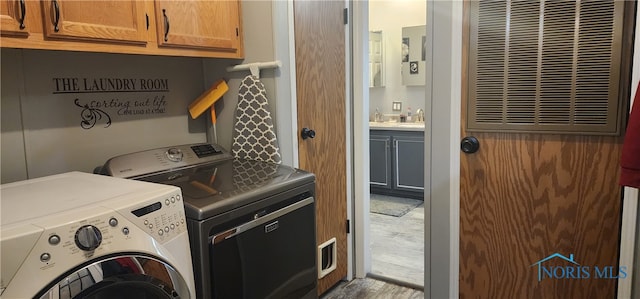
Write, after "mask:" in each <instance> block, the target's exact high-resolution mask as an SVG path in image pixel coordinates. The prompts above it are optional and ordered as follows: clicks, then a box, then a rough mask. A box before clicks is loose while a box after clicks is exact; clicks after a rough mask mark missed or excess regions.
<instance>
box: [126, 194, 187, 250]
mask: <svg viewBox="0 0 640 299" xmlns="http://www.w3.org/2000/svg"><path fill="white" fill-rule="evenodd" d="M177 190H179V189H177ZM182 201H183V199H182V194H181V192H179V191H178V192H176V193H173V194H171V195H168V196H165V197H164V198H161V199H158V200H157V201H154V202H151V203H149V204H147V205H144V206H141V207H139V208H136V209H134V210H131V212H130V213H129V214H128V215H129V217H128V219H129V220H130V221H132V222H133V223H135V224H136V225H137V226H138V227H139V228H140V229H142V230H143V231H144V232H145V233H147V234H148V235H150V236H152V237H153V238H155V239H156V240H157V241H159V242H161V243H164V242H166V241H167V240H170V239H172V238H173V237H174V236H176V235H177V234H180V233H182V232H186V230H187V222H186V218H185V214H184V204H183V202H182Z"/></svg>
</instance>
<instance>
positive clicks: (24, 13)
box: [20, 0, 27, 29]
mask: <svg viewBox="0 0 640 299" xmlns="http://www.w3.org/2000/svg"><path fill="white" fill-rule="evenodd" d="M26 16H27V6H26V5H25V3H24V0H20V29H24V27H25V26H24V18H25V17H26Z"/></svg>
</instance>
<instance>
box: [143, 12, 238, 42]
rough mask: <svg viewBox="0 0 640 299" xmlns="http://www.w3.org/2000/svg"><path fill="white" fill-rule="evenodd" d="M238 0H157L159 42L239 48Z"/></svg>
mask: <svg viewBox="0 0 640 299" xmlns="http://www.w3.org/2000/svg"><path fill="white" fill-rule="evenodd" d="M239 6H240V4H239V1H237V0H233V1H227V0H224V1H198V0H184V1H155V10H156V28H157V31H158V45H159V46H161V47H186V48H201V49H212V50H217V51H228V52H238V51H240V47H241V37H240V36H241V32H240V7H239Z"/></svg>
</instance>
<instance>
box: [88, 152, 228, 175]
mask: <svg viewBox="0 0 640 299" xmlns="http://www.w3.org/2000/svg"><path fill="white" fill-rule="evenodd" d="M232 158H233V156H231V154H229V153H228V152H227V151H225V150H224V149H223V148H222V147H221V146H219V145H217V144H211V143H196V144H185V145H177V146H172V147H166V148H157V149H152V150H147V151H142V152H137V153H131V154H126V155H121V156H117V157H113V158H111V159H109V160H108V161H107V162H106V163H105V164H104V166H103V167H102V170H101V173H103V174H106V175H109V176H114V177H120V178H129V179H136V178H138V177H140V176H143V175H148V174H153V173H158V172H162V171H167V170H174V169H179V168H183V167H189V166H193V165H198V164H204V163H215V162H217V161H224V160H229V159H232Z"/></svg>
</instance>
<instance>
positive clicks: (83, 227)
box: [36, 186, 187, 268]
mask: <svg viewBox="0 0 640 299" xmlns="http://www.w3.org/2000/svg"><path fill="white" fill-rule="evenodd" d="M171 188H174V189H173V190H172V191H171V192H167V193H165V195H163V196H161V197H157V198H154V199H151V200H148V201H146V202H143V203H138V204H133V205H131V206H128V207H124V208H122V209H119V210H113V209H110V208H106V207H92V208H90V209H87V210H86V211H85V213H86V215H92V216H91V217H87V218H85V219H82V220H80V221H76V222H70V223H69V222H67V223H66V224H64V225H61V226H57V227H51V228H50V229H49V230H47V231H45V233H44V235H43V236H42V237H41V240H42V241H41V242H40V243H41V244H40V245H36V247H39V249H38V251H37V257H38V260H39V262H40V263H42V264H41V266H42V267H44V268H46V267H51V266H53V265H55V263H56V262H58V261H59V260H60V258H65V259H69V258H72V259H80V260H86V259H90V258H93V257H95V256H99V255H102V254H106V253H108V252H110V251H113V250H114V249H115V248H120V250H122V251H127V250H130V249H131V248H135V247H136V246H139V244H140V242H141V241H145V242H146V241H150V240H152V239H153V241H152V243H154V244H164V243H166V242H169V241H171V240H172V239H174V238H175V237H177V236H178V235H180V234H182V233H186V232H187V224H186V217H185V214H184V206H183V203H182V200H183V199H182V193H181V191H180V189H179V188H177V187H173V186H172V187H171ZM60 217H64V216H63V215H61V216H60ZM56 221H57V220H56Z"/></svg>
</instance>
